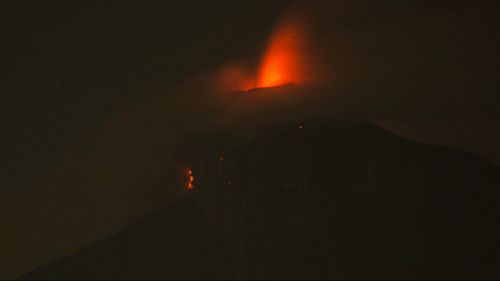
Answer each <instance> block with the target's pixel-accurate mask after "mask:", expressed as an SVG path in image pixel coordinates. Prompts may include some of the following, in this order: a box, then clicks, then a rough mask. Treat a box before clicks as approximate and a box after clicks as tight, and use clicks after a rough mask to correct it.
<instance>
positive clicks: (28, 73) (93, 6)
mask: <svg viewBox="0 0 500 281" xmlns="http://www.w3.org/2000/svg"><path fill="white" fill-rule="evenodd" d="M431 2H433V1H429V2H426V3H431ZM387 3H388V2H386V4H387ZM401 3H402V2H401ZM415 3H420V2H413V4H415ZM442 3H444V4H442V5H440V9H444V10H446V9H448V8H450V9H451V10H453V8H454V7H455V4H454V1H448V2H442ZM483 3H486V4H487V5H488V6H489V7H496V8H498V4H496V5H495V4H494V2H492V1H489V2H482V1H473V0H470V1H469V2H467V1H461V4H460V5H462V8H463V7H467V6H468V5H470V6H471V8H478V7H480V6H481V5H482V4H483ZM497 3H498V2H497ZM290 4H291V1H186V0H180V1H15V0H12V1H5V0H0V38H1V43H0V67H1V68H2V69H3V71H2V74H1V76H0V81H1V82H0V92H1V95H0V96H1V103H2V105H3V106H4V108H3V109H2V113H3V114H4V115H5V117H4V118H2V119H1V120H2V121H1V125H2V143H3V144H2V148H3V149H2V160H3V161H2V162H3V163H4V168H3V169H2V170H3V173H2V181H1V189H0V198H1V199H0V203H2V202H9V201H10V202H16V201H15V199H16V198H22V197H25V196H27V195H29V194H31V193H33V192H34V191H36V190H37V189H38V188H40V187H41V183H42V182H43V179H44V177H45V176H46V175H47V174H48V173H49V172H50V171H52V170H53V169H54V167H55V166H56V165H57V164H58V163H60V162H61V159H63V157H64V155H65V153H66V151H67V150H68V149H69V148H71V147H73V146H77V145H78V144H81V143H86V142H88V141H89V140H91V139H92V138H94V137H95V136H96V132H97V131H98V129H99V126H100V125H102V123H103V122H104V120H106V119H107V118H109V117H110V116H112V115H113V114H115V113H116V112H120V111H122V110H123V109H126V108H128V107H130V106H133V105H137V104H141V103H146V102H148V101H151V100H153V99H154V98H157V97H160V96H161V95H163V94H164V93H165V92H166V89H168V88H170V87H171V86H172V85H176V84H178V83H179V82H181V81H184V80H185V79H186V77H190V76H191V75H192V74H193V73H197V72H200V71H203V70H213V69H216V68H217V67H218V66H219V65H221V64H223V63H226V62H228V61H232V60H239V59H246V60H250V61H252V59H258V56H260V54H261V53H262V51H263V48H264V47H265V43H266V40H267V38H268V36H269V34H270V33H271V32H272V30H273V28H274V26H275V24H276V22H277V21H278V19H279V15H280V13H281V12H282V11H283V10H284V9H285V8H286V7H288V6H290ZM400 5H401V6H405V5H404V4H400ZM423 6H426V5H423ZM427 8H428V7H427ZM382 10H383V9H382ZM403 10H405V9H403ZM411 10H412V6H408V7H407V8H406V11H411ZM465 10H467V9H465ZM471 10H474V9H471ZM498 10H499V9H496V11H498ZM397 11H399V10H397ZM397 11H396V12H394V13H395V14H397V13H398V12H397ZM431 11H432V9H431ZM435 11H437V10H435ZM325 12H326V13H328V12H329V11H325ZM433 13H434V12H431V14H433ZM435 13H436V14H437V13H438V12H435ZM492 13H494V12H491V13H489V15H491V14H492ZM368 14H370V13H369V12H368ZM479 14H480V13H479ZM381 15H382V16H383V15H384V13H383V12H382V14H381ZM467 15H468V17H466V18H465V19H464V20H463V21H462V20H461V18H460V17H459V18H455V19H454V20H457V22H458V23H460V26H461V27H460V28H462V27H463V26H466V27H467V28H466V29H465V31H466V32H467V33H466V34H479V35H478V36H477V37H478V38H483V37H484V38H486V37H488V36H489V35H490V34H494V33H495V32H496V33H497V34H498V30H499V29H498V28H495V26H497V27H498V24H499V23H498V20H497V21H496V22H495V23H494V22H492V24H489V23H488V22H486V21H485V22H481V19H480V18H477V21H476V20H474V16H473V15H472V13H471V14H467ZM379 16H380V14H379ZM345 17H346V18H348V16H345ZM403 18H404V17H403ZM491 18H493V19H494V17H491ZM491 18H490V20H491ZM471 19H473V20H471ZM497 19H498V17H497ZM445 21H446V20H445ZM468 21H470V23H471V24H468V23H469V22H468ZM464 22H465V23H464ZM477 22H479V24H477V25H475V23H477ZM473 23H474V24H473ZM485 26H487V27H485ZM393 28H394V27H393ZM395 29H397V27H396V28H395ZM432 30H433V29H432V27H431V28H429V31H432ZM455 31H456V34H460V33H461V30H459V29H457V30H455ZM482 32H487V33H485V34H486V35H485V36H480V34H481V33H482ZM388 34H389V35H390V33H388ZM386 35H387V34H386ZM373 37H374V38H375V37H377V34H374V36H373ZM430 37H432V36H430ZM443 38H444V37H443ZM457 38H460V39H463V37H460V36H458V37H457ZM471 38H476V37H471ZM498 38H500V36H497V37H496V39H495V38H493V39H492V40H491V41H490V42H491V43H492V44H490V45H489V46H487V48H485V50H486V51H485V52H490V53H493V52H492V50H496V49H495V46H494V45H493V44H498V40H499V39H498ZM378 41H380V42H381V41H384V40H382V39H378ZM424 43H425V42H424ZM461 43H463V42H462V41H460V42H458V43H457V44H461ZM388 45H389V44H388ZM472 45H474V44H471V46H472ZM476 45H477V46H480V44H476ZM476 45H474V47H473V48H472V47H471V48H472V49H471V50H473V52H472V53H470V54H471V58H472V59H471V60H469V61H470V62H471V63H474V57H479V56H480V54H481V52H483V50H482V49H481V48H478V47H477V46H476ZM497 46H498V45H497ZM466 49H467V46H466V47H464V48H457V50H458V51H457V54H459V52H460V50H466ZM453 51H454V50H452V52H453ZM450 57H452V58H453V57H454V56H453V55H452V56H450ZM456 57H458V55H457V56H456ZM483 58H484V56H483ZM360 61H361V59H360ZM409 61H412V60H409ZM498 61H500V57H499V56H498V53H496V55H495V56H494V57H493V56H492V63H491V65H492V66H493V67H494V68H495V69H496V70H498ZM494 62H497V63H496V64H495V63H494ZM450 65H452V64H449V65H447V66H450ZM367 69H370V68H369V67H368V68H367ZM492 69H493V68H492ZM476 73H478V74H477V76H478V77H480V75H481V73H480V70H478V72H476ZM484 73H485V75H490V77H488V79H489V81H492V80H494V78H495V77H491V74H495V73H496V74H497V75H498V71H497V72H494V71H490V72H487V71H485V72H484ZM374 79H375V78H374ZM457 85H459V83H457ZM478 85H479V86H478V87H477V89H478V92H476V93H471V95H470V96H473V97H474V98H472V99H469V98H466V97H465V96H454V95H453V93H445V94H444V95H442V96H441V97H440V98H437V99H436V100H437V101H439V103H433V104H432V106H430V107H427V106H426V102H427V104H429V103H428V102H429V100H430V101H432V100H433V97H432V95H430V94H426V95H422V96H420V95H415V96H410V97H409V98H401V96H397V98H396V99H390V98H389V99H388V102H387V103H384V102H383V101H380V100H379V103H382V104H383V105H384V106H387V107H391V106H392V107H396V106H398V105H401V104H402V105H405V106H408V108H410V109H414V110H413V111H412V110H406V108H400V109H397V110H393V111H394V112H402V113H401V114H402V115H405V113H407V114H406V115H411V114H412V113H413V112H417V113H422V114H423V115H425V114H426V113H427V112H431V113H429V116H438V115H439V116H440V117H441V116H448V117H446V118H444V117H443V118H440V119H439V120H440V122H442V123H437V122H434V123H433V124H436V127H435V128H432V127H431V128H426V129H424V130H416V129H415V128H417V127H418V125H419V124H416V125H415V126H414V127H412V126H410V127H408V126H399V125H397V124H396V125H394V123H393V125H392V126H391V125H390V124H389V125H387V123H385V124H386V125H387V126H388V127H391V128H394V129H401V131H402V132H404V133H405V134H407V135H414V137H415V138H420V139H422V140H425V139H426V138H427V137H428V136H433V135H434V134H436V135H441V136H443V139H444V140H445V141H444V142H448V143H450V142H451V141H455V143H456V145H457V146H460V145H465V146H467V145H469V146H471V147H475V148H479V149H478V150H477V151H474V152H476V153H477V154H480V155H481V154H482V156H485V157H487V158H489V159H490V160H492V161H495V160H496V161H498V162H497V163H500V151H499V149H498V146H497V145H496V143H498V142H499V141H500V131H499V130H498V128H499V127H500V125H499V123H498V122H499V121H498V120H500V110H499V106H498V105H499V98H498V95H497V91H496V90H495V89H493V88H492V86H491V85H488V86H485V89H483V88H481V85H480V83H479V84H478ZM360 89H363V87H362V86H360ZM482 90H485V92H487V93H486V94H485V95H482V94H481V91H482ZM422 97H423V98H422ZM419 102H421V103H419ZM369 105H371V104H369ZM448 105H450V106H449V107H450V108H447V106H448ZM374 107H375V105H374ZM441 109H442V110H441ZM462 109H463V111H464V112H465V111H467V114H468V115H463V114H460V113H461V112H462ZM436 112H439V114H437V115H436ZM396 116H397V113H396ZM469 117H471V118H469ZM410 119H411V118H410ZM417 119H418V118H417ZM396 123H397V120H396ZM443 127H445V128H450V129H449V130H450V131H449V132H446V131H443ZM405 130H406V132H405ZM433 130H434V131H433ZM408 131H409V132H408ZM0 212H1V213H2V215H1V216H0V219H3V218H4V217H5V218H6V220H3V221H7V224H8V223H10V224H16V223H17V222H18V221H17V218H18V217H17V215H18V214H15V213H9V212H12V210H11V209H8V208H7V209H1V208H0ZM3 227H4V226H3V225H2V229H3ZM9 227H10V226H9ZM24 231H25V232H26V233H25V235H26V237H29V236H30V235H33V234H30V233H28V232H31V231H33V229H30V228H27V229H25V230H24ZM14 233H15V232H14ZM5 235H7V234H4V233H2V234H0V248H1V247H2V246H3V245H9V244H12V243H10V242H9V239H12V237H9V236H5ZM23 246H24V247H25V248H27V249H29V246H30V245H23ZM9 250H10V251H11V252H10V253H16V249H15V248H11V249H9ZM19 255H22V253H18V256H10V257H8V256H6V255H4V256H1V255H0V264H5V263H4V262H5V260H13V262H12V263H13V264H12V266H9V267H8V268H5V267H4V266H0V279H2V278H3V277H9V276H15V274H18V273H20V272H23V270H26V269H30V268H31V267H32V266H33V264H32V263H36V262H34V261H32V260H30V259H25V258H24V257H21V256H19ZM34 260H37V258H36V257H35V258H34ZM38 260H39V258H38Z"/></svg>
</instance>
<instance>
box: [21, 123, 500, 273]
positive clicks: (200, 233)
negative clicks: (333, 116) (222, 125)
mask: <svg viewBox="0 0 500 281" xmlns="http://www.w3.org/2000/svg"><path fill="white" fill-rule="evenodd" d="M204 143H210V145H206V146H200V147H199V149H198V150H197V151H196V152H195V153H194V154H193V163H192V164H193V168H192V172H193V174H194V175H195V178H196V182H195V184H194V187H195V188H194V189H193V190H192V192H190V193H189V195H188V196H186V197H185V198H184V199H183V200H181V201H179V202H177V203H175V204H174V205H171V206H169V207H168V208H166V209H163V210H160V211H157V212H156V213H154V214H151V215H149V216H148V217H146V218H144V220H143V221H141V222H139V223H137V224H136V225H133V226H130V227H129V228H128V229H125V230H123V231H122V232H120V233H118V234H116V235H114V236H112V237H110V238H108V239H106V240H104V241H101V242H99V243H97V244H95V245H92V246H90V247H87V248H85V249H83V250H81V251H80V252H78V253H76V254H74V255H72V256H69V257H66V258H64V259H62V260H59V261H56V262H54V263H53V264H50V265H47V266H45V267H42V268H40V269H38V270H36V271H34V272H32V273H30V274H28V275H26V276H24V279H139V278H141V279H302V278H304V279H306V278H307V279H334V278H342V279H364V278H369V279H378V278H388V279H396V278H402V279H417V278H418V279H427V278H439V279H448V278H450V279H451V278H453V279H455V278H459V279H469V278H471V279H472V278H474V279H476V278H485V279H491V278H499V277H500V266H499V265H500V260H499V259H498V257H499V255H498V253H499V245H500V241H499V240H500V238H499V237H500V235H499V233H498V232H499V221H500V220H499V208H498V199H499V194H498V187H499V186H500V170H499V169H498V168H497V167H495V166H493V165H491V164H489V163H487V162H485V161H483V160H481V159H478V158H476V157H474V156H471V155H469V154H467V153H465V152H463V151H460V150H455V149H451V148H446V147H438V146H431V145H424V144H419V143H415V142H412V141H409V140H406V139H403V138H401V137H398V136H396V135H393V134H392V133H389V132H387V131H384V130H382V129H379V128H378V127H375V126H373V125H371V124H369V123H366V122H364V121H352V120H342V121H336V122H327V123H309V122H304V123H301V124H300V126H297V124H285V125H282V126H278V127H276V128H273V129H272V130H269V132H268V133H267V134H266V135H265V137H262V138H259V139H258V140H256V141H254V142H253V143H251V144H247V145H234V144H231V143H228V142H226V141H225V140H223V139H219V140H217V139H216V140H214V141H210V142H208V141H204ZM221 155H222V156H223V157H221Z"/></svg>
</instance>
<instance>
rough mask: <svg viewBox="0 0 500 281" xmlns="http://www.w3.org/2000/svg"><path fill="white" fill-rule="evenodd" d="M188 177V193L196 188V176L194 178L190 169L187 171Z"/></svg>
mask: <svg viewBox="0 0 500 281" xmlns="http://www.w3.org/2000/svg"><path fill="white" fill-rule="evenodd" d="M186 177H187V182H186V186H185V187H186V189H187V190H188V191H191V190H193V188H194V176H193V170H192V169H191V168H188V169H187V170H186Z"/></svg>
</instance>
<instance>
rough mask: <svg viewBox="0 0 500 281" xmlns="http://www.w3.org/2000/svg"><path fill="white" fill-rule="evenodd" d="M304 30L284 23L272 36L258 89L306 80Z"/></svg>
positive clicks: (292, 24)
mask: <svg viewBox="0 0 500 281" xmlns="http://www.w3.org/2000/svg"><path fill="white" fill-rule="evenodd" d="M304 37H305V36H304V30H303V29H301V27H300V26H299V25H297V24H295V23H291V22H288V21H284V22H283V23H282V24H281V25H279V26H278V28H277V29H276V31H275V32H274V33H273V35H272V36H271V40H270V42H269V45H268V47H267V49H266V51H265V53H264V56H263V58H262V62H261V65H260V68H259V72H258V76H257V88H266V87H275V86H282V85H286V84H298V83H301V82H303V81H304V80H305V78H306V77H305V76H306V73H304V69H303V66H304V60H305V58H304V55H305V50H304V46H303V43H304V40H305V38H304Z"/></svg>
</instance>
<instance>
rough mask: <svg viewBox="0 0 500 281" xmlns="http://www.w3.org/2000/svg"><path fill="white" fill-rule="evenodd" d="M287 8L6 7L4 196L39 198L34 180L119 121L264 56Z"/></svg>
mask: <svg viewBox="0 0 500 281" xmlns="http://www.w3.org/2000/svg"><path fill="white" fill-rule="evenodd" d="M287 2H288V1H262V2H261V1H146V2H145V3H144V2H143V1H91V2H88V1H43V2H40V1H1V2H0V13H1V17H0V20H1V23H0V34H1V38H2V42H3V43H2V44H1V45H0V61H1V62H2V68H4V69H5V72H4V74H2V81H3V82H2V86H1V87H2V90H1V91H2V93H3V94H2V99H7V100H6V101H4V102H2V103H3V104H4V105H5V106H6V109H5V110H6V111H4V113H7V116H8V117H7V119H4V120H3V122H6V123H7V124H6V125H7V126H6V127H7V130H6V132H5V131H4V141H7V143H8V145H7V146H6V148H7V149H6V150H7V155H8V156H7V159H8V162H9V165H8V168H7V171H8V172H7V173H6V174H7V178H8V179H9V180H8V181H7V182H8V183H12V184H7V185H3V187H2V188H3V189H4V190H2V192H7V191H8V192H18V191H20V189H24V188H31V185H32V183H31V182H30V180H31V178H32V177H31V175H37V176H40V175H43V174H44V173H46V172H47V169H50V167H51V166H52V165H54V164H55V162H57V161H58V159H59V158H60V157H61V153H62V152H63V151H64V148H65V147H66V146H68V145H70V144H73V143H75V142H78V141H79V140H80V139H81V138H82V137H85V136H86V134H88V133H89V132H91V131H92V129H93V128H95V126H98V125H99V124H100V122H102V120H103V119H104V118H105V117H106V116H108V115H109V114H110V113H111V112H115V111H117V110H119V109H120V108H122V107H124V106H126V105H129V104H133V103H140V102H144V101H147V100H149V99H151V98H153V97H155V96H157V95H159V94H160V93H162V89H164V88H168V86H169V85H172V84H176V83H178V82H179V81H181V80H183V79H185V77H186V76H189V75H191V74H193V73H196V72H199V71H201V70H206V69H213V68H215V67H217V66H218V65H220V64H221V63H223V62H226V61H228V60H236V59H241V58H245V59H247V58H249V57H252V56H257V55H259V54H260V52H261V49H262V47H263V44H264V43H265V40H266V38H267V36H268V34H269V33H270V32H271V31H272V28H273V25H274V23H275V22H276V21H277V14H278V13H279V11H280V10H282V9H283V7H286V6H287ZM4 130H5V127H4ZM4 157H5V154H4ZM4 159H5V158H4ZM27 175H29V176H27Z"/></svg>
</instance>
